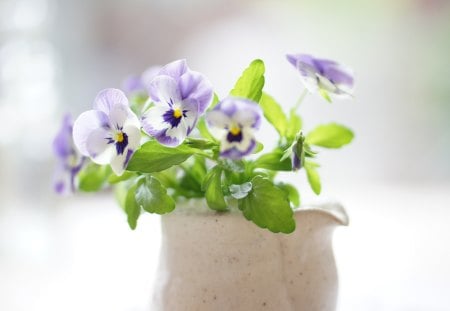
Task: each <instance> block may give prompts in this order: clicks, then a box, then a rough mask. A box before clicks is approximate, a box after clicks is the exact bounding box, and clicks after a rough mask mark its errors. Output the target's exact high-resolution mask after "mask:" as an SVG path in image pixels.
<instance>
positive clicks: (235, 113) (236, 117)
mask: <svg viewBox="0 0 450 311" xmlns="http://www.w3.org/2000/svg"><path fill="white" fill-rule="evenodd" d="M213 111H221V112H222V113H224V114H225V115H227V116H228V117H229V118H230V120H231V121H232V122H233V121H235V122H237V123H238V124H239V125H241V126H242V127H253V128H256V129H258V128H259V126H260V124H261V115H262V111H261V108H260V107H259V105H258V104H257V103H255V102H254V101H251V100H248V99H244V98H238V97H227V98H225V99H224V100H222V101H221V102H220V103H219V104H218V105H217V106H216V107H215V108H214V110H213Z"/></svg>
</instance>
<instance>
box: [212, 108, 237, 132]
mask: <svg viewBox="0 0 450 311" xmlns="http://www.w3.org/2000/svg"><path fill="white" fill-rule="evenodd" d="M206 121H207V122H208V125H209V126H212V127H218V128H221V129H222V128H228V127H230V126H231V123H232V122H231V118H230V117H229V116H228V115H226V114H225V113H223V111H222V110H221V109H214V110H211V111H209V112H208V113H207V114H206Z"/></svg>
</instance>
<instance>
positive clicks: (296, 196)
mask: <svg viewBox="0 0 450 311" xmlns="http://www.w3.org/2000/svg"><path fill="white" fill-rule="evenodd" d="M277 187H278V188H281V189H282V190H284V191H285V192H286V193H287V195H288V198H289V201H291V203H292V205H294V207H299V206H300V193H299V192H298V190H297V188H296V187H294V186H293V185H291V184H285V183H279V184H277Z"/></svg>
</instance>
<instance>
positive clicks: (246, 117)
mask: <svg viewBox="0 0 450 311" xmlns="http://www.w3.org/2000/svg"><path fill="white" fill-rule="evenodd" d="M258 117H259V116H258V115H257V114H255V113H254V112H253V111H247V110H245V109H239V110H237V111H236V112H235V113H234V115H233V121H235V122H236V123H237V124H239V125H240V126H242V127H251V126H252V125H253V124H254V123H256V120H257V118H258Z"/></svg>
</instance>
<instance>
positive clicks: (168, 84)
mask: <svg viewBox="0 0 450 311" xmlns="http://www.w3.org/2000/svg"><path fill="white" fill-rule="evenodd" d="M149 93H150V97H151V98H152V99H153V100H154V101H156V102H159V103H164V104H167V105H169V106H172V105H173V104H174V103H179V102H180V101H181V95H180V90H179V89H178V84H177V81H176V80H175V79H174V78H172V77H169V76H162V75H158V76H156V77H155V78H154V79H153V80H152V82H151V83H150V86H149Z"/></svg>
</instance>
